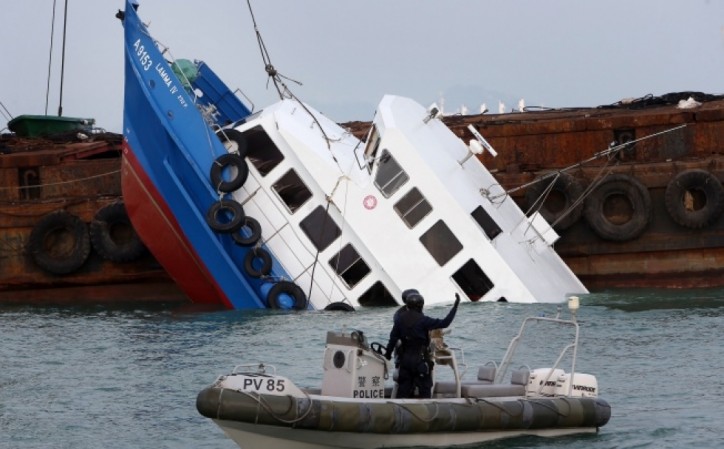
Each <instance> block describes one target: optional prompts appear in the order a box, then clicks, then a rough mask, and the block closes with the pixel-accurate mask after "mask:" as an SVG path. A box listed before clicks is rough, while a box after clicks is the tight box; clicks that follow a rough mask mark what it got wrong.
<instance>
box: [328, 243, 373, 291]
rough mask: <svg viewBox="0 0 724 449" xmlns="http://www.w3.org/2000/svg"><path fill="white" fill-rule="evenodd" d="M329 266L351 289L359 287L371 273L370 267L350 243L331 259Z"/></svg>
mask: <svg viewBox="0 0 724 449" xmlns="http://www.w3.org/2000/svg"><path fill="white" fill-rule="evenodd" d="M329 265H331V267H332V268H333V269H334V271H335V272H336V273H337V274H338V275H339V277H341V278H342V280H343V281H344V282H345V283H346V284H347V286H348V287H349V288H352V287H354V286H355V285H357V283H359V281H361V280H362V278H364V277H365V276H367V275H368V274H369V272H370V267H369V266H367V264H366V263H365V261H364V260H362V257H360V255H359V253H357V250H355V249H354V246H352V245H351V244H349V243H348V244H347V245H345V246H344V248H342V251H340V252H338V253H337V254H335V255H334V257H332V258H331V259H329Z"/></svg>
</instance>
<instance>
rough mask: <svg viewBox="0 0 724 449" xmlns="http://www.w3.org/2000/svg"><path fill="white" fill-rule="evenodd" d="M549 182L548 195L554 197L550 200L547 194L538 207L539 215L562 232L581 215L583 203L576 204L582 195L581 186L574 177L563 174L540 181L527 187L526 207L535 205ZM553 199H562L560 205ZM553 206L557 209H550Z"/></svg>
mask: <svg viewBox="0 0 724 449" xmlns="http://www.w3.org/2000/svg"><path fill="white" fill-rule="evenodd" d="M551 182H552V183H553V186H551V187H550V193H551V194H554V195H555V196H554V198H551V196H550V194H549V196H548V197H547V198H546V201H545V202H544V203H543V204H542V205H541V207H540V214H541V215H542V216H543V218H545V219H546V221H548V223H551V224H553V223H555V224H554V226H553V227H554V228H555V229H556V230H559V231H562V230H565V229H568V228H570V227H571V226H573V224H575V223H576V222H577V221H578V220H579V219H580V218H581V215H582V214H583V203H582V202H579V203H578V204H576V202H577V201H578V200H579V198H580V197H581V195H582V194H583V186H582V185H581V182H580V181H579V180H578V179H577V178H576V177H575V176H573V175H570V174H568V173H565V172H561V173H559V174H558V175H557V176H553V177H551V179H550V180H540V181H538V182H536V183H535V184H533V185H531V186H530V187H528V189H527V190H526V192H525V200H526V203H527V204H528V207H532V206H533V205H534V204H537V202H538V201H539V198H540V197H541V195H543V193H544V192H545V191H546V190H547V189H548V187H549V186H550V185H551ZM555 197H558V198H559V199H562V204H560V201H558V203H557V204H556V202H555ZM552 203H553V204H552ZM554 204H555V205H556V206H559V207H555V208H553V207H551V206H552V205H554Z"/></svg>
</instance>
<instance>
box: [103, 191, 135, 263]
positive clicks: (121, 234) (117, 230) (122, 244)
mask: <svg viewBox="0 0 724 449" xmlns="http://www.w3.org/2000/svg"><path fill="white" fill-rule="evenodd" d="M90 240H91V244H92V245H93V249H95V250H96V252H97V253H98V254H100V255H101V257H103V258H104V259H106V260H110V261H111V262H131V261H133V260H136V259H138V257H140V256H141V254H143V253H144V252H145V250H146V247H145V246H144V245H143V242H141V239H140V238H139V237H138V234H136V231H135V230H134V229H133V225H132V224H131V220H130V219H129V218H128V213H127V212H126V207H125V206H124V204H123V202H116V203H112V204H108V205H107V206H104V207H102V208H101V209H99V210H98V212H96V214H95V216H94V217H93V221H91V224H90Z"/></svg>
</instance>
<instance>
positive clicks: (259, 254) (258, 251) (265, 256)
mask: <svg viewBox="0 0 724 449" xmlns="http://www.w3.org/2000/svg"><path fill="white" fill-rule="evenodd" d="M257 259H258V260H260V261H261V266H260V267H259V268H257V267H256V266H255V262H256V260H257ZM271 269H272V258H271V254H269V253H268V252H267V251H266V250H265V249H264V248H253V249H250V250H249V252H248V253H246V256H245V257H244V271H246V274H248V275H249V276H251V277H253V278H260V277H263V276H268V275H269V273H271Z"/></svg>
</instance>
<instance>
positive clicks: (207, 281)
mask: <svg viewBox="0 0 724 449" xmlns="http://www.w3.org/2000/svg"><path fill="white" fill-rule="evenodd" d="M123 24H124V29H125V101H124V137H125V142H124V155H123V170H122V176H121V179H122V181H121V182H122V189H123V196H124V200H125V203H126V207H127V209H128V214H129V217H130V219H131V222H132V223H133V226H134V228H135V229H136V232H137V233H138V235H139V236H140V237H141V239H142V240H143V242H144V243H145V244H146V246H147V247H148V248H149V250H150V251H151V253H152V254H153V255H154V256H155V257H156V259H157V260H158V261H159V263H160V264H161V265H162V266H163V267H164V269H165V270H166V271H167V272H168V274H169V275H170V276H171V277H172V278H173V279H174V280H175V281H176V282H177V283H178V284H179V286H180V287H181V288H182V289H183V291H184V292H185V293H186V294H187V295H188V296H189V298H190V299H191V300H192V301H193V302H196V303H203V304H208V305H217V306H221V307H225V308H233V309H254V308H266V307H267V303H266V299H265V292H267V291H268V287H269V285H268V284H269V283H268V282H266V281H264V280H261V279H255V278H250V277H249V276H248V275H247V274H246V273H245V272H244V271H243V270H242V269H240V267H243V265H244V258H245V256H246V255H247V253H248V251H249V248H244V247H240V246H238V245H236V244H234V242H233V239H232V238H231V236H230V235H228V234H218V233H216V232H214V231H213V230H212V229H210V227H209V225H208V223H207V220H206V213H207V211H208V209H209V207H211V205H212V204H213V203H215V202H216V201H218V200H219V199H220V195H221V194H220V193H218V192H216V191H215V189H214V188H213V186H212V185H211V182H210V180H209V171H210V168H211V166H212V164H213V163H214V161H215V159H216V158H217V157H219V156H221V155H223V154H226V153H227V151H226V149H225V147H224V146H223V145H222V143H221V142H220V140H219V139H218V138H217V137H216V135H215V134H214V132H213V130H212V129H211V128H210V126H209V125H208V124H207V123H206V121H205V120H204V117H203V116H202V115H201V113H200V111H199V110H198V108H197V107H196V105H195V104H194V100H193V99H192V98H191V96H190V95H189V93H187V91H186V89H185V88H184V83H182V82H181V81H180V80H179V79H178V77H177V76H176V75H175V74H174V73H173V71H172V69H171V66H170V65H169V63H168V62H167V61H166V60H165V59H164V57H163V55H162V54H161V52H160V51H159V50H158V48H157V46H156V44H155V42H154V41H153V39H152V38H151V37H150V35H149V33H148V30H147V29H146V27H145V25H143V23H142V22H141V21H140V19H139V18H138V15H137V14H136V12H135V10H134V9H133V7H131V5H130V3H129V2H127V4H126V11H125V13H124V17H123ZM247 112H248V111H247Z"/></svg>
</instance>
